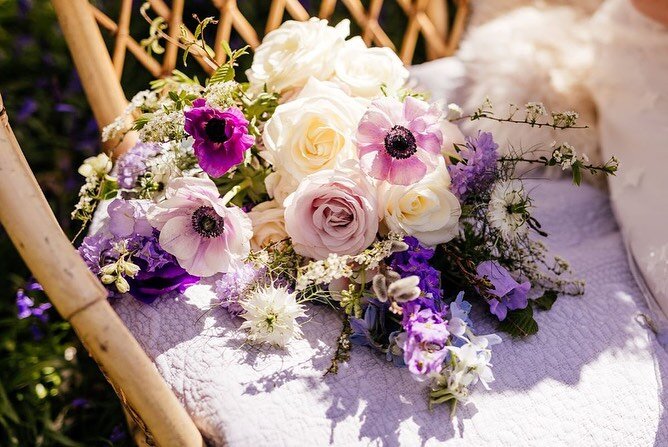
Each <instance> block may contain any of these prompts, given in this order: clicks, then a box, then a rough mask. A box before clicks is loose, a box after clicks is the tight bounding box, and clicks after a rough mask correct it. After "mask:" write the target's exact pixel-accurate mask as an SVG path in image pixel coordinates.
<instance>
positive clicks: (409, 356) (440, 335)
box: [402, 308, 450, 376]
mask: <svg viewBox="0 0 668 447" xmlns="http://www.w3.org/2000/svg"><path fill="white" fill-rule="evenodd" d="M404 329H405V330H406V338H405V341H404V343H403V346H402V348H403V350H404V362H405V363H406V365H408V370H409V371H410V372H411V373H413V374H415V375H417V376H428V375H431V374H435V373H438V372H440V371H441V369H442V367H443V361H444V360H445V358H446V357H447V355H448V350H447V348H446V342H447V341H448V338H449V337H450V333H449V332H448V329H447V322H446V321H445V320H444V318H443V316H442V315H441V314H440V313H435V312H434V311H432V310H431V309H428V308H425V309H421V310H419V311H417V312H411V314H410V315H409V316H408V318H404Z"/></svg>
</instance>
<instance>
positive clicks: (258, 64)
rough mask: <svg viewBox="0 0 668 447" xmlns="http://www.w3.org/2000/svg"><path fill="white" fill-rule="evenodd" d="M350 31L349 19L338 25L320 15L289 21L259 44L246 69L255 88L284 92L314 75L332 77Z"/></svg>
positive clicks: (319, 77) (316, 76)
mask: <svg viewBox="0 0 668 447" xmlns="http://www.w3.org/2000/svg"><path fill="white" fill-rule="evenodd" d="M348 34H350V22H349V21H348V20H343V21H341V22H340V23H339V24H338V25H336V26H335V27H332V26H328V25H327V20H321V19H317V18H312V19H310V20H308V21H306V22H298V21H294V20H290V21H287V22H285V23H283V24H282V25H281V26H280V27H279V28H278V29H275V30H274V31H271V32H270V33H269V34H267V35H266V36H265V37H264V39H263V40H262V43H261V44H260V46H258V47H257V49H256V51H255V55H254V56H253V64H252V65H251V68H250V69H249V70H248V71H246V75H247V76H248V80H249V81H250V83H251V86H252V87H253V88H256V89H261V88H263V87H264V86H265V85H266V86H267V88H268V89H269V90H271V91H276V92H279V93H283V92H285V91H287V90H290V89H293V88H299V87H302V86H303V85H305V84H306V82H307V81H308V79H309V78H310V77H315V78H318V79H323V80H326V79H329V78H331V77H332V74H333V73H334V61H336V59H337V57H338V53H339V50H340V49H341V48H343V44H344V39H345V38H346V37H347V36H348Z"/></svg>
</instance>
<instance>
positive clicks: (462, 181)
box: [448, 132, 499, 201]
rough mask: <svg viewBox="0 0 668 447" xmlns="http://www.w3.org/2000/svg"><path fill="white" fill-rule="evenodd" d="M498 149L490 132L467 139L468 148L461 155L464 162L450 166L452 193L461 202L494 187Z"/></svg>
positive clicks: (480, 133) (479, 133)
mask: <svg viewBox="0 0 668 447" xmlns="http://www.w3.org/2000/svg"><path fill="white" fill-rule="evenodd" d="M498 148H499V145H498V144H496V143H495V142H494V139H493V138H492V134H491V133H489V132H478V136H477V137H475V138H474V137H468V138H466V147H465V148H464V149H463V150H462V151H461V152H460V153H459V155H460V156H461V158H462V161H460V162H459V163H456V164H453V165H450V166H448V171H449V172H450V177H451V178H452V186H451V191H452V193H453V194H454V195H456V196H457V198H459V200H461V201H464V200H466V198H467V197H468V196H469V195H471V194H473V193H480V192H483V191H485V190H487V189H488V188H489V187H490V186H491V185H492V183H493V182H494V177H495V173H496V162H497V160H498V158H499V154H498V152H497V149H498Z"/></svg>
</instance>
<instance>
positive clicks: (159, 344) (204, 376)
mask: <svg viewBox="0 0 668 447" xmlns="http://www.w3.org/2000/svg"><path fill="white" fill-rule="evenodd" d="M530 188H533V185H530ZM535 193H536V205H537V206H538V210H539V216H540V217H541V220H542V222H543V223H545V226H546V230H547V231H548V232H549V233H550V234H551V245H552V246H553V247H554V248H555V251H556V252H558V253H559V254H561V255H563V256H564V257H566V258H567V259H570V260H571V261H572V263H573V267H574V269H575V271H576V272H577V273H578V275H579V276H581V277H583V278H584V279H586V281H587V292H586V294H585V295H584V296H583V297H560V298H559V299H558V300H557V302H556V303H555V305H554V308H553V309H552V310H551V311H550V312H547V313H539V314H538V315H537V320H538V323H539V324H540V331H539V333H538V334H537V335H536V336H533V337H530V338H528V339H526V340H517V341H515V340H509V339H507V338H505V339H504V342H503V343H502V344H500V345H498V346H495V350H494V354H493V358H492V361H493V363H494V374H495V375H496V378H497V380H496V382H494V383H493V384H492V390H491V391H484V390H482V389H478V390H476V392H475V393H474V395H473V403H472V404H470V405H468V406H464V407H461V408H460V409H459V412H458V416H457V418H456V419H455V420H454V421H451V420H450V418H449V416H448V413H447V411H446V409H445V408H442V407H441V408H436V409H435V410H434V411H431V412H430V411H429V410H428V408H427V405H426V402H425V398H426V396H425V389H424V385H423V384H421V383H418V382H416V381H414V380H412V379H411V377H410V373H408V371H407V370H405V369H401V368H396V367H394V366H392V365H391V364H390V363H388V362H386V361H385V359H384V358H381V357H380V356H378V355H377V354H376V353H374V352H371V351H370V350H368V349H367V348H362V347H354V349H353V351H352V358H351V359H350V362H349V365H348V367H345V368H343V369H342V370H341V371H340V373H339V374H338V375H336V376H328V377H324V378H323V373H324V372H325V370H326V368H327V367H328V365H329V361H330V358H331V356H332V353H333V350H332V346H333V344H334V340H335V339H336V337H337V335H338V332H339V330H340V322H339V320H338V318H337V317H336V314H335V313H334V312H333V311H331V310H330V309H327V308H326V307H312V308H310V310H309V313H310V315H311V317H312V319H311V321H309V322H307V323H306V324H305V325H304V335H305V337H304V339H303V340H299V341H295V342H293V343H292V344H290V345H289V347H288V349H287V351H286V352H280V351H276V350H273V349H267V348H262V349H258V348H255V347H252V346H249V345H246V344H244V336H243V334H241V333H239V332H238V331H237V329H238V327H239V325H240V322H239V321H238V320H232V319H230V317H229V316H227V314H226V313H225V311H224V310H223V309H221V308H217V309H213V310H210V307H211V305H212V304H213V303H215V301H216V297H215V295H214V294H213V293H212V292H211V290H210V288H209V287H208V286H206V285H201V286H194V287H192V288H191V289H189V290H188V291H187V292H186V293H185V295H183V296H179V297H177V298H162V299H160V300H158V301H156V302H155V303H153V304H151V305H146V304H143V303H141V302H139V301H136V300H134V299H133V298H130V297H126V298H123V299H121V300H119V301H116V302H115V303H114V305H115V308H116V310H117V311H118V313H119V315H120V316H121V318H122V319H123V320H124V321H125V323H126V324H127V325H128V327H129V328H130V330H131V331H132V332H133V333H134V334H135V336H136V337H137V339H138V340H139V342H140V343H141V345H142V346H143V348H144V349H145V350H146V352H147V353H148V355H149V356H150V357H151V358H152V359H153V360H154V361H155V364H156V366H157V367H158V369H159V371H160V373H161V374H162V375H163V376H164V377H165V379H166V381H167V382H168V383H169V384H170V385H171V387H172V389H173V390H174V392H175V393H176V395H177V396H178V397H179V399H180V400H181V401H182V402H183V404H184V406H185V408H186V409H187V410H188V412H189V413H190V414H191V416H192V417H193V419H194V421H195V423H196V424H197V426H198V427H199V428H200V429H201V431H202V433H203V434H204V435H205V436H206V437H207V438H208V440H209V442H210V443H211V444H212V445H223V444H227V445H230V446H247V445H254V446H302V445H327V444H332V445H340V446H352V445H363V446H366V445H378V446H380V445H383V446H398V445H427V446H432V445H447V446H459V445H462V446H463V445H469V446H470V445H474V446H503V445H513V446H545V445H549V446H573V445H587V446H611V445H633V446H636V445H637V446H649V445H656V446H661V445H668V415H667V414H666V410H665V408H664V407H663V404H662V402H665V401H668V395H666V391H664V389H665V388H666V387H665V384H666V380H667V379H666V378H667V377H668V355H667V354H666V352H664V351H662V350H661V349H660V348H659V347H658V345H657V343H656V340H655V338H654V336H653V334H651V333H650V332H649V331H648V330H647V329H646V328H645V327H644V326H643V325H641V324H639V322H638V321H637V317H638V314H639V312H645V311H646V308H645V307H644V301H643V298H642V297H641V294H640V292H639V290H638V288H637V287H636V285H635V282H634V280H633V278H632V276H631V273H630V272H629V269H628V265H627V262H626V253H625V250H624V246H623V244H622V239H621V235H620V234H619V232H618V230H617V228H616V225H615V221H614V218H613V216H612V212H611V211H610V208H609V205H608V201H607V199H606V197H605V195H604V194H603V193H601V192H599V191H596V190H595V189H593V188H590V187H583V188H581V189H579V190H578V189H577V188H575V187H573V186H572V185H570V184H569V183H568V182H564V181H557V182H548V183H545V184H543V185H541V186H540V187H538V188H537V189H536V190H535ZM480 324H482V323H480ZM483 326H484V325H483ZM481 329H484V328H481Z"/></svg>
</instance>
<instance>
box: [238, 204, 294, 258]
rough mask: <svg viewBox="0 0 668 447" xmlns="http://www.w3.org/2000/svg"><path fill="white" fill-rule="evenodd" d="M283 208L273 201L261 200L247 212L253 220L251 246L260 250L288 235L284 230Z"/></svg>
mask: <svg viewBox="0 0 668 447" xmlns="http://www.w3.org/2000/svg"><path fill="white" fill-rule="evenodd" d="M284 213H285V210H284V209H283V207H282V206H280V205H279V204H278V203H276V202H275V201H273V200H271V201H269V202H262V203H260V204H259V205H256V206H254V207H253V209H252V210H250V211H249V212H248V217H250V219H251V221H252V222H253V238H252V239H251V241H250V242H251V247H252V248H253V250H260V249H261V248H264V247H267V246H268V245H271V244H273V243H275V242H280V241H282V240H283V239H285V238H287V237H288V233H287V232H286V231H285V217H284Z"/></svg>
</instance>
